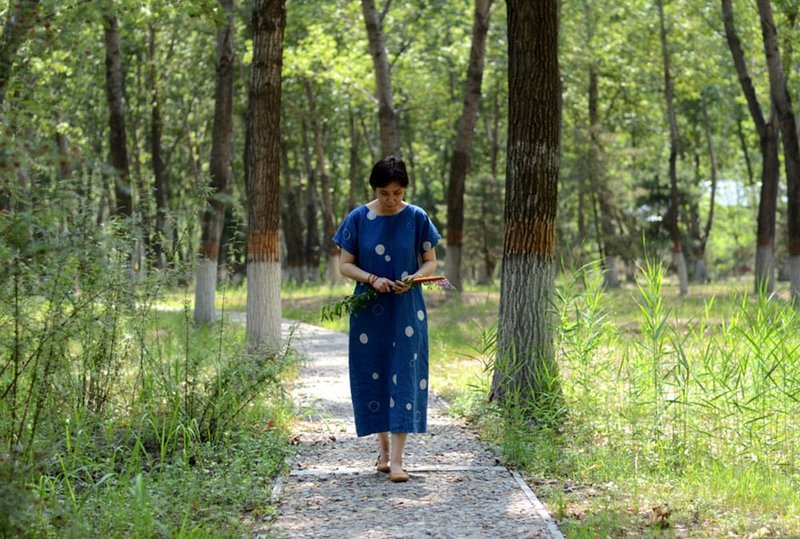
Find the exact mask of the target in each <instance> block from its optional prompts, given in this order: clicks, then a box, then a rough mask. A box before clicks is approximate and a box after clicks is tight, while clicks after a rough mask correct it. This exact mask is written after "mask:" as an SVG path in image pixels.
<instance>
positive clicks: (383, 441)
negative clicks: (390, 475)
mask: <svg viewBox="0 0 800 539" xmlns="http://www.w3.org/2000/svg"><path fill="white" fill-rule="evenodd" d="M378 451H379V455H378V464H388V462H389V433H388V432H379V433H378Z"/></svg>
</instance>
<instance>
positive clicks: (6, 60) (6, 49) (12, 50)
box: [0, 0, 39, 105]
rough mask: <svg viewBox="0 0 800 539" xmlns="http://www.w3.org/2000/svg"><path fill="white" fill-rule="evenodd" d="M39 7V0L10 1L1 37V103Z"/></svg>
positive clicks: (0, 103)
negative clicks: (21, 47)
mask: <svg viewBox="0 0 800 539" xmlns="http://www.w3.org/2000/svg"><path fill="white" fill-rule="evenodd" d="M38 9H39V0H16V1H13V0H12V1H11V2H9V3H8V11H7V13H6V22H5V24H4V25H3V37H2V39H0V105H2V104H3V102H4V101H5V97H6V88H7V87H8V81H9V79H10V78H11V68H12V67H13V65H14V61H15V59H16V56H17V51H18V50H19V48H20V46H21V45H22V43H23V42H24V41H25V36H26V34H27V33H28V31H29V30H30V29H31V28H32V27H33V23H34V22H35V20H36V12H37V10H38Z"/></svg>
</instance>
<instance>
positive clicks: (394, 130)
mask: <svg viewBox="0 0 800 539" xmlns="http://www.w3.org/2000/svg"><path fill="white" fill-rule="evenodd" d="M391 4H392V0H386V3H385V4H384V6H383V9H382V10H381V11H380V13H379V12H378V10H377V9H376V8H375V3H374V2H373V1H372V0H361V8H362V11H363V13H364V22H365V24H366V26H367V38H368V40H369V53H370V56H372V64H373V66H374V69H375V96H376V98H377V100H378V124H379V125H380V129H381V153H382V154H383V155H382V157H385V156H388V155H396V156H398V157H399V156H400V147H401V145H400V129H399V128H398V125H397V115H396V114H395V110H394V97H393V94H392V73H391V69H390V67H389V59H388V58H387V56H386V40H385V39H384V36H383V20H384V18H385V17H386V14H387V13H388V12H389V7H390V6H391Z"/></svg>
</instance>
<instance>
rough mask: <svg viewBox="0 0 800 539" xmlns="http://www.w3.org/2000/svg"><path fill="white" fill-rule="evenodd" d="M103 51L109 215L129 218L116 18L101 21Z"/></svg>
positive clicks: (131, 213) (129, 190) (130, 199)
mask: <svg viewBox="0 0 800 539" xmlns="http://www.w3.org/2000/svg"><path fill="white" fill-rule="evenodd" d="M104 23H105V24H104V30H105V49H106V97H107V98H108V110H109V117H108V123H109V131H108V136H109V147H108V152H109V161H110V164H111V170H112V174H113V177H114V198H115V200H114V205H113V207H112V208H113V210H112V214H113V215H116V216H117V217H123V218H126V217H131V216H132V215H133V196H132V193H131V180H130V170H129V167H128V142H127V141H128V139H127V136H126V131H125V100H124V97H123V92H124V88H123V77H122V52H121V51H120V36H119V24H118V23H117V17H116V15H113V14H108V15H106V16H105V17H104Z"/></svg>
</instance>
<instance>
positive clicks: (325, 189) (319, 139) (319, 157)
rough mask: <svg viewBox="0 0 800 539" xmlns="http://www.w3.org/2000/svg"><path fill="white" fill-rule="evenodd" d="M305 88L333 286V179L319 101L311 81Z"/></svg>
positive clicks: (306, 81)
mask: <svg viewBox="0 0 800 539" xmlns="http://www.w3.org/2000/svg"><path fill="white" fill-rule="evenodd" d="M303 86H304V88H305V92H306V99H307V100H308V120H309V123H310V124H311V130H312V131H313V135H314V158H315V163H316V166H315V168H314V171H315V175H316V177H317V178H319V182H320V191H321V193H320V194H321V196H320V199H321V202H322V232H323V236H324V239H323V245H324V248H325V256H326V257H327V259H328V264H327V271H326V277H327V281H328V282H329V283H331V284H336V283H338V282H339V281H340V280H341V278H340V273H339V248H338V247H337V246H336V244H335V243H333V235H334V234H335V233H336V229H335V228H334V224H333V200H332V194H331V177H330V175H329V174H328V166H327V164H326V162H325V144H324V137H323V132H322V125H321V122H320V121H319V113H318V112H317V101H316V97H315V96H314V88H313V86H312V83H311V79H309V78H304V79H303Z"/></svg>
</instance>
